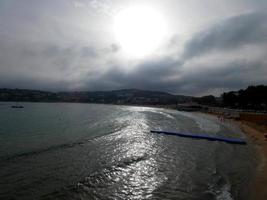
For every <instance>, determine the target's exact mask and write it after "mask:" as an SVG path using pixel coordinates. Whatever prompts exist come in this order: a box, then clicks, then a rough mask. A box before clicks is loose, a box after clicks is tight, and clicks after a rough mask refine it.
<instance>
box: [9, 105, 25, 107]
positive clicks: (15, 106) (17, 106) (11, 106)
mask: <svg viewBox="0 0 267 200" xmlns="http://www.w3.org/2000/svg"><path fill="white" fill-rule="evenodd" d="M11 108H24V106H17V105H16V106H11Z"/></svg>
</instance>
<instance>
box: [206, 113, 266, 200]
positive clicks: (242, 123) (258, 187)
mask: <svg viewBox="0 0 267 200" xmlns="http://www.w3.org/2000/svg"><path fill="white" fill-rule="evenodd" d="M208 114H209V115H211V116H213V117H214V116H216V117H218V120H220V118H219V116H221V115H219V114H217V113H208ZM223 122H224V123H228V124H234V125H236V126H238V127H239V128H240V129H241V131H242V132H243V133H244V134H245V135H246V136H247V139H248V144H249V145H252V147H253V148H254V149H255V152H256V154H257V155H256V159H257V167H256V169H255V177H254V179H253V180H252V183H249V184H251V194H250V198H251V199H252V200H266V197H267V138H265V136H264V135H265V134H267V124H266V123H265V121H264V120H259V121H258V122H257V120H255V118H253V117H252V118H251V117H248V118H247V119H246V120H244V119H223Z"/></svg>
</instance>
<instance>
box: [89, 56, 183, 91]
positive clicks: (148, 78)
mask: <svg viewBox="0 0 267 200" xmlns="http://www.w3.org/2000/svg"><path fill="white" fill-rule="evenodd" d="M179 66H182V63H181V62H179V61H177V60H174V59H172V58H164V59H154V60H152V61H146V62H143V63H141V64H139V65H137V66H135V68H134V69H132V70H130V71H128V70H126V69H125V67H121V66H113V67H112V68H110V70H108V71H107V72H105V73H104V74H102V75H101V76H100V77H95V78H92V79H90V80H89V81H88V83H87V85H89V86H90V88H91V89H94V90H97V89H100V90H102V89H104V90H105V89H114V88H117V89H123V88H140V89H150V90H163V91H169V92H173V91H174V90H175V87H176V86H177V84H176V81H174V82H173V83H172V81H170V80H167V79H166V80H165V78H168V77H169V76H170V75H172V74H176V73H178V72H179ZM123 68H124V69H123Z"/></svg>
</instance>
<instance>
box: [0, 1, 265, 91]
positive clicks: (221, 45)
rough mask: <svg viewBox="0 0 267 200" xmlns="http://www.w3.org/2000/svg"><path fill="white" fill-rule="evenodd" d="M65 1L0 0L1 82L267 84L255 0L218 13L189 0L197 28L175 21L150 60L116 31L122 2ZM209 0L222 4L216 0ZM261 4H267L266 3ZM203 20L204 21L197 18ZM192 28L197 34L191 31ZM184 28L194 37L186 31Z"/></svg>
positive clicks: (194, 86)
mask: <svg viewBox="0 0 267 200" xmlns="http://www.w3.org/2000/svg"><path fill="white" fill-rule="evenodd" d="M155 1H156V0H155ZM228 1H229V0H228ZM258 1H260V0H258ZM258 1H257V2H258ZM63 2H65V1H57V3H55V2H54V1H49V0H48V1H44V2H42V3H39V2H38V3H37V2H36V1H32V3H31V4H27V6H26V4H24V3H22V2H21V1H5V3H4V5H3V2H2V1H1V2H0V11H1V12H0V25H1V26H0V87H17V88H29V89H41V90H52V91H56V90H61V91H62V90H114V89H123V88H139V89H149V90H162V91H167V92H171V93H176V94H189V95H203V94H209V93H212V94H220V93H221V92H222V91H224V90H231V89H239V88H243V87H247V86H248V85H250V84H264V83H266V84H267V81H266V77H265V76H266V74H267V63H266V61H265V60H266V56H267V20H266V19H267V17H266V14H263V12H262V11H260V9H259V8H258V7H259V6H258V4H256V3H254V1H252V0H245V1H239V0H238V1H237V3H232V4H231V6H232V7H231V9H230V10H231V12H230V11H229V12H228V10H229V9H226V8H229V5H228V4H227V5H226V4H224V3H223V1H221V4H223V5H224V8H225V13H223V14H222V10H223V9H222V10H221V11H220V14H219V15H218V16H217V15H216V12H215V11H214V10H213V11H212V12H211V13H209V12H207V13H206V12H205V13H199V12H197V11H198V5H200V4H195V1H193V0H192V1H190V2H191V4H188V3H187V1H186V2H183V5H184V8H187V6H188V5H191V6H192V7H190V9H192V12H193V11H194V12H195V11H196V13H195V16H194V18H192V20H191V21H190V23H192V24H190V31H188V32H187V31H186V27H187V26H186V23H185V24H184V25H181V26H180V25H179V24H178V25H176V24H173V29H174V31H173V35H171V36H170V38H171V39H170V40H169V41H168V42H167V43H166V44H164V45H163V47H162V48H161V49H160V52H156V53H155V55H151V57H147V58H143V59H128V58H125V56H123V54H124V52H123V49H121V48H120V46H119V45H118V44H117V42H116V40H115V39H114V37H113V36H112V30H111V29H112V28H111V24H112V18H111V17H110V16H111V15H112V12H113V11H114V10H116V9H118V8H119V7H116V6H115V3H114V2H115V1H111V0H100V1H78V0H77V1H71V3H70V2H69V1H68V3H63ZM72 2H74V3H73V4H72ZM205 2H206V3H209V5H210V6H211V8H214V9H216V7H217V4H216V5H215V4H214V1H211V0H206V1H205ZM229 2H230V1H229ZM229 2H228V3H229ZM202 4H203V3H201V5H202ZM237 4H238V5H237ZM116 5H123V4H122V1H121V2H120V0H118V1H117V4H116ZM166 5H170V6H171V8H169V10H172V8H174V7H175V6H177V7H175V9H176V8H177V9H178V7H179V6H178V5H176V3H174V2H169V3H168V4H166ZM248 5H249V6H248ZM252 5H253V6H252ZM260 5H261V7H262V8H267V6H266V7H264V6H263V5H267V3H265V1H261V4H260ZM195 6H196V7H195ZM188 9H189V8H188ZM10 10H12V11H13V12H12V13H11V12H9V11H10ZM166 10H167V11H168V8H167V7H166ZM201 10H203V8H201ZM248 10H249V11H250V12H248ZM261 10H262V9H261ZM89 11H90V12H89ZM237 11H238V12H237ZM239 11H240V12H239ZM241 11H242V12H241ZM105 13H108V14H105ZM185 13H186V12H185ZM229 13H230V14H231V15H229ZM233 13H234V14H235V16H233ZM178 14H179V12H176V11H175V12H174V13H172V16H174V17H175V18H173V19H177V18H179V19H180V23H182V22H183V18H182V17H180V16H179V15H178ZM107 16H108V17H107ZM201 16H205V17H203V18H201ZM225 16H227V18H225ZM229 16H231V17H229ZM187 17H188V16H187ZM196 18H201V20H200V21H201V23H200V22H199V21H198V22H194V19H196ZM184 19H185V18H184ZM207 19H211V20H207ZM204 22H205V23H204ZM194 23H195V24H194ZM192 27H195V29H194V30H197V31H196V32H191V30H192V29H191V28H192ZM198 27H205V28H202V30H201V31H199V29H198ZM182 28H184V33H186V34H185V35H186V36H185V35H183V34H179V29H182Z"/></svg>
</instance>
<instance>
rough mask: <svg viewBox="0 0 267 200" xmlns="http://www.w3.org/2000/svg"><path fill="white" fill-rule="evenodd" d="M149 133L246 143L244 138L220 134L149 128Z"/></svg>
mask: <svg viewBox="0 0 267 200" xmlns="http://www.w3.org/2000/svg"><path fill="white" fill-rule="evenodd" d="M150 132H151V133H158V134H165V135H174V136H179V137H187V138H194V139H206V140H210V141H220V142H227V143H231V144H247V142H246V141H245V140H242V139H239V138H225V137H220V136H211V135H203V134H185V133H178V132H169V131H155V130H151V131H150Z"/></svg>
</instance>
